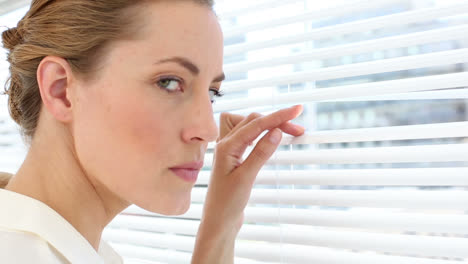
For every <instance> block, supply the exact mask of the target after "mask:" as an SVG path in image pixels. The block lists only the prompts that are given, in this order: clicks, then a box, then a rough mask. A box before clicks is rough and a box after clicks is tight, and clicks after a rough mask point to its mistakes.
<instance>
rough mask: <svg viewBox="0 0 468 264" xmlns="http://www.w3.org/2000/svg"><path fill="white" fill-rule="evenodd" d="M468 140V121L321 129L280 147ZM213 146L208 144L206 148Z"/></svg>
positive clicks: (285, 139)
mask: <svg viewBox="0 0 468 264" xmlns="http://www.w3.org/2000/svg"><path fill="white" fill-rule="evenodd" d="M457 137H468V122H467V121H464V122H447V123H435V124H423V125H408V126H391V127H375V128H357V129H341V130H322V131H314V132H311V133H306V134H304V135H303V136H299V137H292V136H289V135H284V137H283V138H282V140H281V143H280V145H283V146H284V145H298V144H308V145H309V144H328V143H343V142H367V141H386V140H409V139H411V140H415V139H431V138H433V139H435V138H457ZM215 146H216V145H215V143H210V144H209V145H208V148H209V149H213V148H214V147H215Z"/></svg>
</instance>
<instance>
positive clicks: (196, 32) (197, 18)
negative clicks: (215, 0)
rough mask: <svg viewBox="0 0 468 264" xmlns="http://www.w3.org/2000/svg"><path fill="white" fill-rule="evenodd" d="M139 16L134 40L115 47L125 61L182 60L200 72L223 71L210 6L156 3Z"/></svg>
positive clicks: (219, 36)
mask: <svg viewBox="0 0 468 264" xmlns="http://www.w3.org/2000/svg"><path fill="white" fill-rule="evenodd" d="M138 13H139V14H138V17H137V20H138V21H137V25H138V27H137V28H136V29H137V30H138V32H136V36H135V38H134V39H133V40H132V41H125V42H124V43H120V45H119V44H118V45H117V46H118V50H119V52H121V53H124V54H122V55H123V56H127V59H131V58H135V59H136V58H141V57H146V58H148V59H151V60H152V61H153V62H156V61H159V60H161V59H164V58H167V57H184V58H188V59H189V60H190V61H193V62H194V63H195V64H197V65H198V66H199V67H200V68H201V70H202V71H203V69H204V68H207V67H211V68H213V67H215V68H218V70H219V69H220V68H222V59H223V35H222V32H221V28H220V25H219V23H218V20H217V17H216V15H215V14H214V12H213V11H212V10H211V9H210V8H209V7H207V6H203V5H200V4H197V3H195V2H194V1H157V2H152V3H148V4H145V5H144V6H142V8H141V9H140V11H139V12H138Z"/></svg>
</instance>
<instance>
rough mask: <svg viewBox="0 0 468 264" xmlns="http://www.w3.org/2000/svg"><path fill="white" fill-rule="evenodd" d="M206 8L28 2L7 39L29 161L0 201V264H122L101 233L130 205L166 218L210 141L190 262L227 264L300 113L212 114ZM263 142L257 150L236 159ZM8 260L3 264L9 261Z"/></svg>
mask: <svg viewBox="0 0 468 264" xmlns="http://www.w3.org/2000/svg"><path fill="white" fill-rule="evenodd" d="M212 8H213V3H212V1H210V0H184V1H169V0H159V1H156V0H155V1H148V0H146V1H143V0H139V1H136V0H101V1H91V0H59V1H58V0H57V1H46V0H36V1H32V4H31V9H30V10H29V12H28V13H27V14H26V16H25V17H24V18H23V19H22V20H21V21H20V22H19V23H18V26H17V27H16V28H12V29H9V30H7V31H5V32H4V33H3V43H4V46H5V47H6V48H7V49H8V50H9V56H8V60H9V62H10V65H11V67H10V71H11V80H10V83H9V87H8V90H7V93H8V95H9V108H10V113H11V115H12V117H13V119H14V120H15V121H16V122H17V123H18V124H19V125H20V126H21V127H22V133H23V137H24V138H25V141H26V142H27V143H28V145H29V146H30V147H29V151H28V154H27V156H26V159H25V161H24V163H23V164H22V166H21V167H20V169H19V171H18V172H17V173H16V175H15V176H14V177H13V178H12V179H11V180H9V181H8V184H7V186H6V187H5V190H0V204H1V207H2V213H1V217H0V259H2V263H121V262H122V260H121V258H120V257H119V256H118V255H117V254H116V253H115V252H114V251H113V250H112V249H111V248H110V247H109V246H108V245H107V244H106V243H104V242H102V241H101V234H102V231H103V229H104V227H105V226H106V225H107V224H108V223H109V222H110V221H111V220H112V219H113V218H114V217H115V216H116V215H117V214H119V213H120V212H121V211H122V210H124V209H125V208H126V207H128V206H129V205H131V204H136V205H138V206H140V207H142V208H144V209H146V210H149V211H152V212H156V213H161V214H167V215H176V214H183V213H184V212H185V211H186V210H187V209H188V207H189V205H190V192H191V189H192V187H193V185H194V182H195V180H196V176H197V173H198V171H199V170H200V169H201V168H202V166H203V157H204V153H205V151H206V148H207V144H208V142H210V141H214V140H217V147H216V150H215V160H214V164H213V170H212V177H211V182H210V186H209V189H208V194H207V198H206V203H205V207H204V212H203V217H202V220H201V224H200V228H199V232H198V234H197V240H196V245H195V249H194V254H193V258H192V263H204V264H206V263H232V262H233V259H234V241H235V237H236V235H237V233H238V231H239V229H240V227H241V225H242V221H243V210H244V208H245V206H246V204H247V201H248V198H249V195H250V191H251V188H252V185H253V182H254V180H255V177H256V175H257V173H258V171H259V170H260V168H261V167H262V166H263V165H264V163H265V162H266V161H267V159H268V158H269V157H270V156H271V155H272V153H273V152H274V151H275V149H276V148H277V146H278V144H279V142H280V139H281V130H282V131H283V132H285V133H288V134H291V135H294V136H299V135H301V134H303V132H304V129H303V128H302V127H299V126H297V125H293V124H291V123H289V122H288V121H290V120H292V119H294V118H295V117H297V116H298V115H299V114H300V113H301V111H302V110H301V107H300V106H296V107H292V108H289V109H283V110H280V111H278V112H276V113H273V114H271V115H268V116H261V115H259V114H251V115H249V116H248V117H242V116H238V115H232V114H222V115H221V120H220V128H219V133H218V128H217V127H216V124H215V121H214V120H213V112H212V102H213V101H214V100H215V97H216V96H219V95H220V94H221V92H220V90H219V89H220V85H221V82H222V81H223V79H224V74H223V72H222V63H223V61H222V60H223V36H222V33H221V29H220V26H219V24H218V21H217V18H216V15H215V13H214V12H213V10H212ZM266 130H269V132H268V133H267V134H266V135H265V136H263V137H262V138H261V140H260V141H259V142H258V143H257V145H256V146H255V148H254V151H253V152H252V153H251V154H250V155H249V157H248V158H246V159H245V161H243V160H241V157H242V154H243V153H244V151H245V149H246V147H247V146H248V145H249V144H251V142H253V141H254V140H255V139H256V138H257V137H259V136H260V134H261V133H262V132H264V131H266ZM5 260H6V261H5Z"/></svg>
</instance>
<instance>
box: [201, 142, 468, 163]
mask: <svg viewBox="0 0 468 264" xmlns="http://www.w3.org/2000/svg"><path fill="white" fill-rule="evenodd" d="M440 153H444V155H440ZM247 155H248V153H247V154H245V155H244V158H247ZM467 160H468V144H446V145H432V146H403V147H377V148H347V149H318V150H301V151H290V152H287V151H278V152H276V153H275V154H274V155H273V157H271V158H270V160H268V161H267V164H268V165H291V164H302V165H307V164H309V165H313V164H370V163H415V162H423V163H428V162H455V161H467ZM212 163H213V154H206V155H205V161H204V166H205V167H210V166H211V165H212Z"/></svg>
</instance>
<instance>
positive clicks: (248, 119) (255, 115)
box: [226, 113, 263, 137]
mask: <svg viewBox="0 0 468 264" xmlns="http://www.w3.org/2000/svg"><path fill="white" fill-rule="evenodd" d="M262 116H263V115H261V114H259V113H251V114H249V115H248V116H247V117H244V119H243V120H242V121H241V122H239V123H238V124H237V125H236V126H235V127H234V128H233V129H232V130H231V131H229V132H228V134H227V135H226V136H227V137H229V136H231V135H232V134H234V133H235V132H236V131H237V130H239V129H240V128H241V127H243V126H245V125H246V124H248V123H250V122H251V121H253V120H255V119H257V118H259V117H262Z"/></svg>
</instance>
